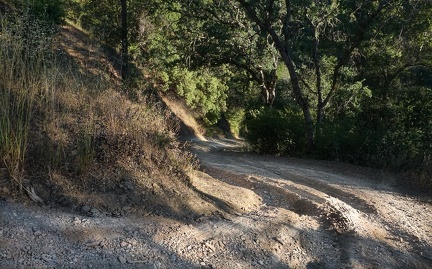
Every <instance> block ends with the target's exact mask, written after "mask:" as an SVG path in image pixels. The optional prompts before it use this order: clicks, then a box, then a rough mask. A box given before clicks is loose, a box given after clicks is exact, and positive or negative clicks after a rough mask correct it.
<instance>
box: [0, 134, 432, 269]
mask: <svg viewBox="0 0 432 269" xmlns="http://www.w3.org/2000/svg"><path fill="white" fill-rule="evenodd" d="M240 146H241V145H239V144H237V142H235V141H228V140H227V141H222V140H218V141H207V142H200V141H194V142H193V143H192V144H191V149H192V151H193V152H194V153H195V154H196V155H197V157H198V159H199V160H200V166H201V170H203V171H204V172H205V173H207V174H208V175H210V176H211V177H212V178H211V177H209V176H207V175H205V174H200V173H197V174H195V175H194V176H193V177H192V184H193V185H194V187H195V188H196V191H197V192H198V193H200V194H201V195H202V196H203V197H205V199H207V200H208V201H212V202H213V203H214V204H215V206H216V207H217V208H219V209H220V210H219V211H215V212H213V213H211V214H203V215H202V216H200V217H198V218H196V219H193V220H190V221H186V220H179V219H175V218H169V217H167V216H142V215H137V214H126V215H124V216H120V217H112V216H109V215H107V214H103V213H104V212H98V214H93V215H92V216H91V217H88V216H85V215H83V214H79V213H78V212H76V211H73V210H72V211H65V210H61V209H59V208H52V207H47V206H44V207H37V206H32V205H22V204H17V203H15V202H13V201H9V200H7V199H3V200H2V199H0V268H432V203H431V200H430V198H427V197H419V196H418V195H412V194H411V195H408V194H407V192H406V191H402V190H401V189H402V188H400V187H398V185H397V182H396V179H395V178H394V177H393V176H392V175H388V174H385V173H381V172H380V171H377V170H372V169H365V168H358V167H355V166H350V165H345V164H339V163H333V162H322V161H309V160H297V159H290V158H277V157H271V156H262V155H256V154H253V153H247V152H242V150H241V148H240ZM225 212H231V213H225ZM99 213H100V214H99Z"/></svg>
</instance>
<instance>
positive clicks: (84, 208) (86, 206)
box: [81, 205, 91, 212]
mask: <svg viewBox="0 0 432 269" xmlns="http://www.w3.org/2000/svg"><path fill="white" fill-rule="evenodd" d="M81 210H82V211H83V212H89V211H90V210H91V208H90V207H89V206H88V205H85V206H83V207H82V208H81Z"/></svg>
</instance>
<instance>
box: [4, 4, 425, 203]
mask: <svg viewBox="0 0 432 269" xmlns="http://www.w3.org/2000/svg"><path fill="white" fill-rule="evenodd" d="M121 2H122V3H123V5H120V3H119V1H114V0H102V1H87V0H85V1H62V0H53V1H48V0H37V1H20V0H14V1H12V0H11V1H0V8H1V9H0V12H1V26H0V62H1V65H0V92H1V96H0V105H1V107H0V109H1V114H0V156H1V164H0V166H1V168H2V171H5V174H6V175H7V177H8V178H9V179H10V180H11V182H13V184H14V185H15V187H17V188H28V186H30V185H32V181H33V182H44V180H45V181H46V182H45V183H43V184H45V185H49V182H51V183H52V182H60V181H61V182H64V183H63V184H65V185H64V187H65V186H67V187H65V188H69V187H70V188H76V190H77V191H78V190H80V189H86V188H92V187H91V186H93V187H100V186H101V185H100V184H101V182H106V181H107V180H114V181H115V180H119V181H121V180H123V179H125V178H128V177H133V176H131V175H132V174H135V175H136V174H140V175H141V176H142V177H145V178H153V177H159V178H175V180H180V181H181V182H183V183H181V184H185V185H184V186H185V188H186V186H187V176H186V172H187V171H188V170H191V169H193V168H194V165H195V164H194V159H193V158H192V156H191V155H190V154H189V153H187V151H184V150H183V149H182V147H181V146H180V143H179V142H178V140H177V137H176V132H177V131H178V123H177V122H176V120H174V119H173V118H172V116H171V114H170V113H169V112H166V111H164V109H163V106H162V104H161V102H160V101H159V97H158V96H159V95H165V94H175V95H176V96H177V97H178V98H180V99H182V100H183V102H184V103H185V104H186V105H187V106H189V108H190V109H191V111H192V113H193V115H195V116H196V118H197V120H198V121H200V122H201V124H202V125H203V126H205V127H206V128H207V130H208V135H222V133H223V132H219V131H215V130H218V128H216V127H217V126H221V125H224V123H225V122H228V123H229V129H230V132H231V134H232V135H234V136H235V137H243V138H245V139H246V140H247V141H248V142H249V144H250V145H251V147H252V148H253V149H254V150H255V151H257V152H260V153H266V154H275V155H281V156H301V157H306V158H317V159H327V160H338V161H342V162H347V163H352V164H356V165H363V166H370V167H375V168H380V169H386V170H391V171H396V172H400V173H403V174H404V175H406V179H407V181H410V182H414V183H416V184H418V185H420V186H425V187H431V186H432V143H431V141H432V129H431V128H432V116H431V115H432V80H431V78H432V36H431V32H432V21H431V20H430V18H431V17H432V4H431V2H430V1H428V0H413V1H401V0H392V1H374V2H370V1H360V2H359V1H336V0H334V1H330V2H328V3H326V4H323V3H322V2H321V1H264V0H263V1H246V0H239V1H222V2H220V1H182V0H178V1H159V0H158V1H138V0H129V1H121ZM287 4H288V6H287ZM125 46H126V47H125ZM126 67H127V68H126ZM42 178H43V180H39V181H37V180H36V181H35V179H42ZM71 182H74V183H71ZM78 182H79V183H78ZM116 184H117V183H115V184H114V183H113V184H110V186H117V185H118V184H117V185H116ZM119 184H120V183H119ZM146 184H147V185H148V186H153V185H152V184H153V183H151V182H150V181H149V182H148V183H146ZM176 184H177V183H175V184H174V183H173V185H176ZM147 185H146V186H147ZM113 188H114V187H113ZM52 192H55V191H54V190H52ZM59 193H61V192H59ZM167 195H168V194H167Z"/></svg>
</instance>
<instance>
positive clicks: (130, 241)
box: [129, 239, 138, 246]
mask: <svg viewBox="0 0 432 269" xmlns="http://www.w3.org/2000/svg"><path fill="white" fill-rule="evenodd" d="M129 243H130V244H131V245H132V246H135V245H136V244H138V241H136V240H135V239H131V240H129Z"/></svg>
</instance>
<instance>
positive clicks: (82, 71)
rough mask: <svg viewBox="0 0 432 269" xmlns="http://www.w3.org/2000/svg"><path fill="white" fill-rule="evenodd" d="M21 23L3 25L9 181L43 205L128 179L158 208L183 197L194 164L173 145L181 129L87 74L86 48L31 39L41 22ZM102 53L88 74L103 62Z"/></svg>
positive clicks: (3, 120)
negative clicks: (166, 200)
mask: <svg viewBox="0 0 432 269" xmlns="http://www.w3.org/2000/svg"><path fill="white" fill-rule="evenodd" d="M22 21H23V20H22V18H15V19H13V20H11V19H7V20H6V19H3V20H2V22H1V23H2V24H1V28H0V29H1V32H0V62H1V64H0V112H1V114H0V157H1V160H0V161H1V163H0V168H1V167H4V168H6V169H7V174H8V176H9V178H10V179H12V180H11V182H15V186H24V187H27V186H29V185H30V186H35V189H36V190H37V191H38V192H39V193H40V194H41V197H42V198H44V199H56V197H60V196H62V197H64V196H65V195H66V196H73V195H74V194H73V193H75V194H76V197H75V198H76V199H78V198H77V197H78V194H77V193H79V195H81V196H83V195H84V196H85V195H86V194H89V193H91V192H98V191H105V192H107V191H114V192H115V191H116V190H118V189H119V188H120V189H121V188H123V187H122V186H123V185H122V184H124V182H132V183H133V184H134V186H135V187H134V188H133V189H134V191H136V190H138V189H139V190H140V191H142V192H141V194H142V195H141V198H140V199H144V198H142V197H146V195H147V194H146V193H145V192H146V191H148V192H151V193H152V194H153V195H155V194H156V195H158V197H159V198H158V199H159V200H160V204H163V200H164V198H163V197H168V196H170V197H174V196H173V194H175V193H177V194H179V193H181V192H186V191H187V185H188V183H187V180H186V171H187V170H188V169H193V158H192V155H191V154H190V153H188V152H186V151H184V150H183V149H182V148H181V146H180V144H179V142H178V141H177V139H176V134H175V132H176V131H177V123H176V122H175V121H173V120H170V116H169V115H168V114H165V112H163V110H162V109H161V108H160V107H158V105H157V103H156V102H154V101H150V100H149V98H146V97H145V96H141V95H139V94H137V97H135V98H134V100H131V99H130V98H128V96H127V95H126V94H124V93H123V92H122V91H120V90H118V88H117V85H118V84H119V83H118V81H115V77H114V81H113V76H112V75H103V74H102V75H101V73H100V72H99V73H97V74H95V73H94V72H86V64H85V63H83V62H82V60H83V59H85V58H86V57H81V56H82V55H81V56H80V49H79V48H77V49H76V50H74V51H71V49H72V50H73V48H74V47H73V46H70V47H68V50H65V49H64V46H67V42H68V40H64V39H63V40H60V41H53V38H52V37H53V35H52V33H44V32H43V31H42V30H41V31H40V32H39V33H38V34H32V35H30V34H29V32H28V31H30V32H32V33H34V30H35V29H39V28H38V27H39V26H38V25H37V22H31V23H29V22H27V23H26V24H24V23H21V22H22ZM32 24H34V25H32ZM63 29H65V28H63ZM67 30H68V31H71V30H73V28H72V27H68V28H67ZM60 39H61V37H60ZM81 41H82V42H83V44H82V46H88V44H86V40H81ZM55 42H57V44H58V43H60V44H62V45H61V46H58V45H57V44H56V43H55ZM72 42H73V41H72ZM53 44H56V45H55V46H54V45H53ZM74 44H76V43H74ZM62 46H63V47H62ZM53 48H56V49H53ZM76 57H79V59H80V62H78V63H77V61H74V59H75V58H76ZM98 57H99V60H98V59H95V58H92V59H91V60H92V63H91V64H89V65H88V68H90V69H91V70H93V69H94V68H95V65H97V64H98V62H99V64H101V63H103V64H106V63H107V61H108V60H107V58H108V57H107V58H102V56H101V55H99V56H98ZM101 65H102V64H101ZM113 69H114V67H111V68H110V70H113ZM128 188H129V187H128ZM128 188H126V190H128V191H130V190H131V188H129V189H128ZM182 188H183V189H182ZM123 189H124V188H123ZM75 198H74V199H75ZM78 200H79V199H78ZM144 200H145V199H144Z"/></svg>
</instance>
